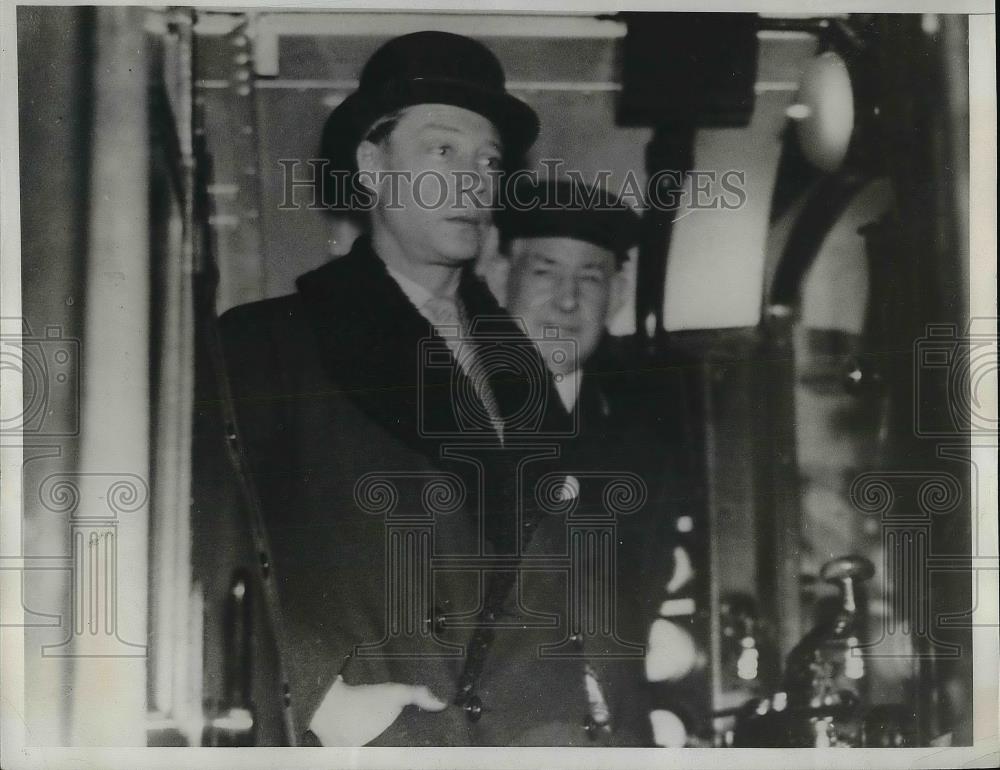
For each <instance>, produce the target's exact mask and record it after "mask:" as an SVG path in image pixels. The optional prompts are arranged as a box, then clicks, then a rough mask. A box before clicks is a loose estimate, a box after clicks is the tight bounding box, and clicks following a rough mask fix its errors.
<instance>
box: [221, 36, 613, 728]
mask: <svg viewBox="0 0 1000 770" xmlns="http://www.w3.org/2000/svg"><path fill="white" fill-rule="evenodd" d="M537 132H538V120H537V117H536V116H535V114H534V112H533V111H532V110H531V109H530V108H529V107H528V106H527V105H525V104H524V103H522V102H521V101H519V100H517V99H516V98H514V97H512V96H511V95H509V94H508V93H507V92H506V90H505V86H504V75H503V71H502V69H501V67H500V64H499V62H498V61H497V60H496V58H495V57H494V56H493V54H492V53H490V52H489V51H488V50H487V49H486V48H485V47H484V46H482V45H481V44H479V43H477V42H475V41H473V40H470V39H468V38H465V37H460V36H457V35H451V34H446V33H440V32H421V33H415V34H411V35H406V36H403V37H399V38H395V39H393V40H391V41H389V42H388V43H386V44H385V45H384V46H383V47H382V48H380V49H379V50H378V51H377V52H376V53H375V54H374V55H373V56H372V57H371V59H370V60H369V61H368V63H367V64H366V66H365V67H364V69H363V71H362V73H361V77H360V83H359V88H358V90H357V91H356V92H355V93H353V94H352V95H351V96H349V97H348V98H347V99H346V100H344V101H343V102H342V103H341V104H340V105H339V106H338V107H337V108H336V109H335V110H334V111H333V113H332V114H331V115H330V117H329V119H328V121H327V125H326V128H325V130H324V136H325V137H326V140H325V142H326V143H331V142H332V145H333V146H334V147H335V148H336V153H337V157H339V158H341V159H345V158H346V159H347V160H346V161H345V162H344V163H343V164H342V165H341V167H343V165H345V164H348V163H349V164H350V165H351V166H352V170H354V171H356V172H357V176H356V179H357V180H358V182H359V183H360V185H361V186H362V187H363V188H364V190H365V191H366V192H367V193H368V196H369V198H370V200H371V202H372V205H371V206H370V207H369V211H368V223H367V231H368V232H367V233H366V234H363V235H361V236H360V237H359V238H358V239H357V240H356V241H355V242H354V245H353V247H352V249H351V250H350V252H349V253H348V254H346V255H345V256H343V257H340V258H338V259H336V260H334V261H332V262H330V263H328V264H326V265H324V266H322V267H320V268H319V269H317V270H314V271H312V272H310V273H307V274H305V275H303V276H301V277H300V278H299V279H298V281H297V292H296V293H294V294H292V295H289V296H286V297H280V298H277V299H271V300H265V301H262V302H257V303H253V304H250V305H246V306H242V307H238V308H234V309H233V310H231V311H229V312H228V313H226V314H225V315H224V316H223V318H222V319H221V327H222V335H223V344H224V353H225V358H226V362H227V367H228V374H229V381H230V385H231V389H232V391H233V396H234V405H235V413H236V425H235V426H234V427H235V433H234V436H235V440H234V441H233V442H232V443H234V444H235V445H236V446H237V447H238V451H239V453H240V454H241V455H242V456H243V457H245V458H246V465H247V471H248V474H247V475H249V476H250V477H251V478H252V487H253V488H254V489H253V490H251V493H250V495H249V496H250V497H251V498H252V497H256V498H257V501H258V506H257V507H258V508H259V510H260V511H261V514H262V519H263V521H264V523H265V527H264V529H265V532H266V535H267V541H268V542H266V543H262V544H261V546H260V547H261V548H262V549H263V550H262V552H261V553H260V554H259V561H260V564H261V565H263V568H262V573H263V578H262V579H263V580H264V582H265V584H267V583H273V584H274V588H275V590H276V594H277V599H278V602H277V605H278V608H279V610H280V613H279V615H280V618H278V624H279V625H280V628H279V629H278V630H277V631H276V636H277V639H278V646H279V648H280V649H279V652H280V654H281V660H282V664H283V666H284V669H285V672H286V676H285V679H286V682H285V684H286V685H287V689H286V691H285V693H284V698H285V702H286V703H287V704H288V705H287V707H286V722H287V723H289V732H290V735H289V736H286V739H287V740H295V741H299V740H303V739H307V738H310V737H315V738H318V740H319V741H320V742H322V743H323V744H325V745H363V744H368V745H430V746H438V745H508V744H518V743H520V744H526V743H527V744H532V743H534V744H535V745H547V744H549V743H553V744H582V745H591V744H592V743H593V742H594V741H595V740H598V739H600V738H601V735H600V734H599V731H595V730H594V729H593V720H592V719H590V716H591V714H592V712H593V710H594V708H595V706H594V701H593V698H592V697H591V689H590V688H589V685H588V680H587V679H586V677H585V671H584V664H583V662H582V661H581V659H580V656H579V655H570V656H568V657H567V656H565V655H563V656H562V657H557V658H556V659H554V660H549V659H546V660H541V659H537V650H536V648H535V647H534V646H533V638H529V637H526V636H524V634H523V632H524V631H525V629H526V628H529V627H533V626H534V625H537V624H538V623H541V624H543V625H546V626H549V627H551V626H552V624H553V623H556V624H560V623H562V626H559V625H557V627H556V629H555V630H556V633H557V634H560V633H563V631H564V627H565V623H564V622H563V621H562V620H561V619H560V617H561V615H560V614H559V613H556V614H554V615H553V614H550V615H546V614H540V613H538V612H536V611H533V610H532V608H531V607H530V605H525V606H522V605H523V602H521V599H522V598H523V596H524V593H523V592H522V591H521V585H520V583H519V579H520V575H521V572H520V562H519V558H520V556H521V554H522V552H523V550H524V548H525V547H526V546H527V544H528V543H530V540H531V531H532V530H533V529H534V528H535V525H536V524H537V523H538V521H539V508H538V506H537V505H535V504H534V503H530V502H525V500H524V499H523V498H524V495H522V494H520V493H519V489H520V488H521V487H524V488H533V485H532V484H530V483H527V482H526V479H527V477H528V476H530V472H529V471H525V470H524V469H525V468H530V465H531V462H530V461H531V459H532V457H533V456H535V455H541V456H545V457H548V456H551V452H552V449H553V442H556V444H558V440H559V437H560V436H564V435H568V434H569V433H570V432H571V429H570V427H568V426H570V421H569V420H568V418H567V414H566V412H565V411H564V410H563V409H562V408H561V407H560V405H559V396H558V395H557V393H556V391H555V389H554V386H553V383H552V379H551V377H550V376H549V375H548V368H549V365H548V364H547V363H546V362H545V361H544V359H543V357H542V355H541V352H540V351H541V348H539V347H538V346H537V345H535V344H534V343H533V342H532V341H531V340H529V339H528V338H527V337H526V336H525V334H524V333H523V330H522V329H521V327H519V326H518V325H517V324H515V323H514V322H512V321H511V319H510V318H509V317H508V316H507V315H506V314H505V313H503V311H502V310H501V308H500V307H499V306H498V305H497V303H496V301H495V300H494V298H493V296H492V295H491V294H490V292H489V291H488V289H487V288H486V286H485V285H484V284H482V283H481V282H480V281H479V280H478V279H477V278H476V277H475V275H474V274H473V271H472V269H471V266H472V262H473V260H474V258H475V257H476V256H477V254H478V253H479V252H480V250H481V248H482V244H483V239H484V238H485V237H486V236H487V233H488V232H489V226H490V222H491V211H490V206H491V205H492V203H493V202H494V200H495V195H496V186H495V181H496V180H495V171H496V170H497V169H498V168H499V167H500V166H501V164H502V162H503V161H504V159H505V158H506V157H509V156H511V157H512V156H518V155H520V154H521V153H522V152H523V151H524V150H525V149H526V148H527V147H528V146H529V145H530V144H531V142H532V141H533V140H534V138H535V136H536V134H537ZM418 179H419V180H424V181H427V182H428V184H429V185H430V187H429V188H426V189H421V187H420V186H419V185H417V184H414V180H418ZM435 185H436V189H434V188H435ZM432 201H436V203H434V204H433V205H428V203H429V202H432ZM472 201H475V202H477V203H478V204H484V205H477V204H476V203H472ZM556 453H558V451H557V449H556ZM519 482H520V484H519ZM254 490H255V491H254ZM528 509H530V512H526V511H528ZM560 564H562V563H561V562H560ZM549 572H550V573H551V572H554V573H555V574H556V575H557V576H559V575H562V578H561V579H562V580H563V582H562V583H561V584H557V585H556V586H555V587H553V586H552V585H548V586H547V587H545V590H546V591H549V592H551V591H553V590H557V591H561V594H560V597H559V601H560V606H561V607H562V608H563V609H564V608H565V603H566V590H567V589H566V583H565V575H564V572H565V570H564V569H562V567H561V566H559V565H556V567H555V568H553V569H550V570H549ZM563 635H565V634H563ZM495 643H496V644H495ZM497 645H498V646H499V647H500V648H502V649H503V650H504V651H505V653H504V654H505V655H506V656H508V657H507V658H504V660H507V659H512V658H515V657H518V656H520V657H521V658H525V659H529V660H531V661H532V663H531V664H530V665H528V666H527V667H526V668H524V669H523V672H524V673H525V675H524V676H520V677H518V678H517V679H505V678H503V677H504V675H505V669H504V668H503V666H502V665H501V666H500V667H499V668H497V667H496V665H495V664H496V662H497V659H498V655H497V654H496V652H495V649H494V648H495V646H497ZM276 697H279V696H276ZM588 719H590V721H588ZM547 725H555V727H554V728H553V729H546V726H547Z"/></svg>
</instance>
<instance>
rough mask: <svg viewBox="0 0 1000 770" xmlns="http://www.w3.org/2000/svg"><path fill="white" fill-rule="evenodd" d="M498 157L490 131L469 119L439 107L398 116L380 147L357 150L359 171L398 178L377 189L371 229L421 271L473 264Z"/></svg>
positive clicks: (472, 115) (475, 117) (473, 116)
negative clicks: (387, 237)
mask: <svg viewBox="0 0 1000 770" xmlns="http://www.w3.org/2000/svg"><path fill="white" fill-rule="evenodd" d="M501 152H502V147H501V144H500V136H499V134H498V132H497V130H496V128H495V127H494V125H493V124H492V123H491V122H490V121H489V120H488V119H487V118H485V117H483V116H482V115H480V114H478V113H476V112H472V111H470V110H466V109H463V108H461V107H454V106H451V105H447V104H419V105H415V106H413V107H410V108H408V109H406V110H405V111H404V113H403V114H402V116H401V117H400V118H399V121H398V123H397V124H396V126H395V128H394V129H393V130H392V132H391V133H390V134H389V136H388V138H387V139H386V140H385V141H383V142H381V143H379V144H378V145H373V144H372V143H370V142H362V144H361V147H359V149H358V159H359V164H358V165H359V168H360V169H361V170H362V171H366V170H370V171H375V172H402V174H401V175H400V176H399V177H398V178H397V180H393V179H391V178H386V179H383V181H382V183H381V184H380V186H379V189H378V192H379V200H380V202H379V205H378V207H377V209H376V210H375V211H374V212H373V226H374V227H383V228H385V229H386V231H387V232H388V234H389V235H390V236H391V237H392V238H393V239H394V240H395V241H396V242H397V243H398V244H399V246H400V250H401V252H402V253H405V254H406V255H407V257H408V258H409V259H413V260H415V261H417V262H420V263H423V264H439V265H451V264H456V263H460V262H464V261H467V260H469V259H473V258H474V257H475V256H476V255H478V254H479V251H480V249H481V248H482V244H483V242H484V239H485V238H486V236H487V231H488V229H489V226H490V223H491V221H492V212H491V211H490V207H492V206H493V205H494V201H495V197H496V189H495V187H496V173H495V172H497V171H499V169H500V167H501ZM393 186H394V188H395V189H392V188H393Z"/></svg>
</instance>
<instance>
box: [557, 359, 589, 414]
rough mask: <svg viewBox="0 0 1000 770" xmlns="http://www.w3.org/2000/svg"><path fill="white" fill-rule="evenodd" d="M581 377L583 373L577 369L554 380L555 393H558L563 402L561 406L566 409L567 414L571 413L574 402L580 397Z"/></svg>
mask: <svg viewBox="0 0 1000 770" xmlns="http://www.w3.org/2000/svg"><path fill="white" fill-rule="evenodd" d="M582 375H583V372H581V371H580V370H579V369H574V370H573V371H572V372H568V373H566V374H563V375H562V376H561V377H556V378H555V386H556V392H557V393H559V399H560V400H561V401H562V402H563V406H565V407H566V411H567V412H572V411H573V409H574V408H575V407H576V402H577V399H578V397H579V395H580V378H581V377H582Z"/></svg>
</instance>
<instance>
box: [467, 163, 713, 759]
mask: <svg viewBox="0 0 1000 770" xmlns="http://www.w3.org/2000/svg"><path fill="white" fill-rule="evenodd" d="M511 181H512V185H511V187H510V189H509V190H508V193H507V195H506V200H505V205H504V206H503V208H502V210H501V212H500V213H499V215H498V226H499V229H500V242H501V251H500V253H499V254H498V255H497V258H496V259H495V260H490V261H489V264H487V265H483V266H481V271H482V272H484V273H485V274H487V276H488V277H489V279H490V284H491V287H493V289H494V291H495V293H497V294H498V295H499V296H500V299H501V300H502V301H503V303H504V304H505V306H506V308H507V310H508V311H509V312H510V313H511V315H512V316H513V317H514V318H516V319H519V320H520V321H521V322H522V323H523V324H524V325H525V327H526V328H527V329H528V331H529V336H531V337H532V339H535V340H541V341H543V344H544V340H546V339H547V338H548V337H551V336H553V333H554V332H555V333H557V334H558V338H560V339H565V340H570V341H572V342H573V343H575V344H574V345H573V346H571V347H569V348H567V350H568V351H569V355H566V356H564V357H560V358H553V357H551V356H549V357H547V358H546V361H547V362H548V363H549V365H550V368H551V370H552V373H553V375H554V379H555V385H556V388H557V390H558V393H559V396H560V401H561V403H562V404H563V406H564V408H565V410H566V412H567V413H569V414H575V421H574V422H575V424H576V425H577V428H578V430H577V434H576V436H575V437H574V439H573V440H572V441H568V442H566V443H565V444H564V451H563V455H562V457H561V458H560V460H559V461H558V464H559V467H560V468H561V469H562V470H563V471H565V472H566V473H567V474H568V477H567V478H568V482H569V483H570V485H571V487H572V489H571V492H572V494H573V495H575V496H577V497H578V498H579V499H578V502H577V512H578V513H579V512H587V513H589V515H595V514H600V513H602V512H603V511H604V508H605V506H606V503H607V498H606V497H605V496H604V494H603V489H602V484H604V483H605V481H606V480H608V479H615V478H619V479H627V478H631V479H636V480H638V482H639V483H640V484H641V486H642V492H643V495H644V496H645V502H644V504H643V505H641V506H639V507H637V508H636V509H635V510H629V511H628V512H627V513H625V514H620V515H618V516H617V517H616V519H617V521H616V535H617V551H616V554H615V557H616V558H615V574H614V576H613V577H614V585H615V590H616V604H615V613H616V618H617V623H616V627H615V632H616V633H617V635H618V636H619V638H620V639H623V640H639V641H642V642H644V643H645V644H646V650H645V655H644V656H643V658H642V659H641V660H639V661H636V660H635V659H634V658H630V657H628V656H624V655H623V656H621V657H620V658H619V659H618V660H610V661H604V662H595V663H594V664H593V666H592V670H593V671H594V672H595V673H596V672H600V673H601V674H603V680H604V689H605V690H606V691H607V692H606V697H607V698H608V700H610V701H612V702H613V704H612V707H611V711H612V713H615V712H617V713H615V716H616V717H617V720H618V722H619V724H620V725H621V724H622V723H624V725H625V726H627V727H628V728H630V729H631V730H632V732H633V734H632V735H631V736H630V738H629V740H638V741H640V742H642V741H644V740H649V739H650V737H651V736H650V735H649V734H643V732H642V730H643V729H644V728H650V727H651V724H650V722H649V721H648V720H649V713H648V712H649V710H650V709H653V708H659V707H661V706H662V705H663V702H664V699H663V697H662V688H653V687H651V686H650V685H649V683H650V682H667V683H680V682H682V681H683V679H684V678H685V677H686V676H687V675H689V674H690V673H691V672H692V670H694V669H695V667H696V666H697V665H699V661H698V653H697V651H696V649H695V646H694V644H693V640H692V638H691V636H690V634H689V633H688V631H687V630H685V628H684V626H685V621H682V620H678V619H674V620H671V621H668V620H666V619H664V618H660V617H659V609H660V607H661V605H662V603H663V602H664V601H666V600H668V599H671V598H677V597H678V596H684V595H685V589H690V587H691V586H690V584H689V580H690V577H691V575H690V573H688V574H687V579H685V574H684V573H685V569H686V565H685V564H682V565H681V566H680V569H678V565H677V564H675V561H676V556H677V552H676V551H675V549H676V548H678V547H680V546H679V544H678V538H677V531H678V521H679V520H681V519H682V518H683V517H684V516H685V515H687V514H689V513H691V511H692V510H694V505H692V501H691V500H684V499H682V493H681V490H682V489H683V486H682V484H681V483H680V479H679V478H678V470H679V466H681V465H682V462H683V461H682V458H681V457H680V453H681V452H683V451H684V449H683V447H682V446H681V443H682V441H681V436H680V435H679V434H680V431H679V430H678V426H677V415H676V404H675V403H674V399H675V398H677V397H678V394H679V391H678V388H681V387H683V385H682V384H681V383H680V382H679V377H678V376H677V373H676V372H673V371H657V370H650V369H646V368H642V367H640V366H638V365H637V363H636V361H638V360H639V357H638V356H637V355H636V354H635V351H632V350H630V349H629V343H628V341H627V339H616V338H613V337H612V336H611V335H610V334H608V331H607V328H608V324H609V322H610V321H611V319H612V318H613V317H614V316H615V315H616V314H617V312H618V311H619V310H620V309H621V308H622V305H623V303H624V300H625V289H626V280H625V276H624V272H623V266H624V265H625V263H626V261H627V260H628V257H629V249H630V248H631V247H632V246H634V245H635V243H636V241H637V236H638V224H639V222H638V217H637V216H636V215H635V213H634V212H632V210H631V209H629V208H628V207H626V206H625V205H624V204H623V203H622V202H621V201H620V200H619V199H618V198H617V197H616V196H614V195H613V194H612V193H610V192H609V191H608V190H605V189H603V188H600V187H587V186H584V185H581V184H579V183H576V182H573V181H570V180H544V179H543V180H541V181H537V180H536V179H533V178H531V177H528V176H526V177H522V178H521V179H520V180H518V181H517V182H516V183H514V182H513V179H512V180H511ZM680 526H681V529H684V528H685V525H684V524H683V523H682V524H681V525H680ZM541 547H544V546H541ZM554 547H555V548H559V547H561V545H560V544H555V546H554ZM680 558H681V560H682V561H683V560H685V559H686V558H687V554H686V552H685V553H684V554H682V555H681V557H680ZM668 586H669V588H668ZM643 712H645V713H643ZM673 745H677V744H673ZM679 745H683V741H682V742H681V743H680V744H679Z"/></svg>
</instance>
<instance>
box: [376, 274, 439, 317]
mask: <svg viewBox="0 0 1000 770" xmlns="http://www.w3.org/2000/svg"><path fill="white" fill-rule="evenodd" d="M385 269H386V272H388V273H389V275H390V276H392V280H394V281H395V282H396V283H397V284H399V288H400V289H402V290H403V294H405V295H406V298H407V299H408V300H410V302H412V303H413V306H414V307H415V308H417V310H419V309H420V308H422V307H423V306H424V305H425V304H427V301H428V300H430V299H432V298H433V297H434V295H433V294H431V292H430V291H428V290H427V289H426V288H425V287H423V286H421V285H420V284H419V283H417V282H416V281H414V280H413V279H412V278H407V277H406V276H405V275H403V274H402V273H401V272H399V271H398V270H393V269H392V268H391V267H389V265H386V266H385Z"/></svg>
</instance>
